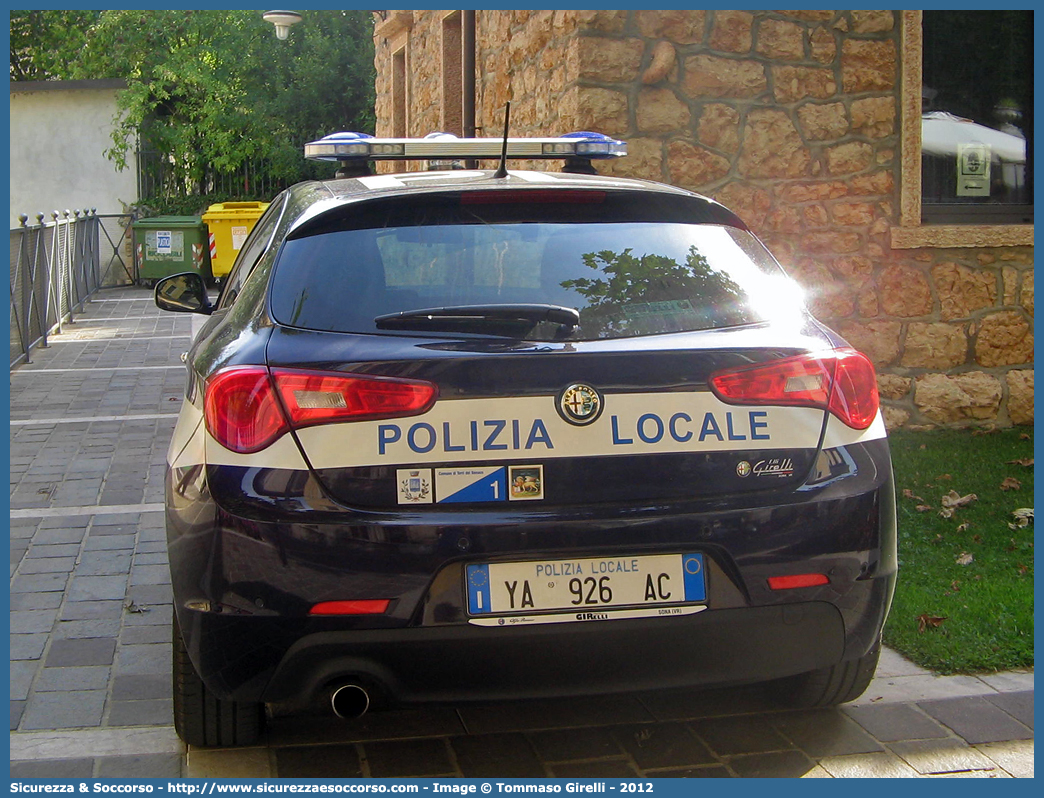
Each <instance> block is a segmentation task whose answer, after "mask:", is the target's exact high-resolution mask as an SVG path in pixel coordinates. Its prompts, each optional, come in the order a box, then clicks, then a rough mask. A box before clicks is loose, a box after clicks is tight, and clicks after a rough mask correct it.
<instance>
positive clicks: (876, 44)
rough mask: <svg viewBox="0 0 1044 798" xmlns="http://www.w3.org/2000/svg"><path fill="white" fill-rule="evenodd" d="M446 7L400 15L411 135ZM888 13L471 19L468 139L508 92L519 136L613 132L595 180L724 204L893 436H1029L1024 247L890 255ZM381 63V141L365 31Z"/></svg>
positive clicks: (497, 121) (495, 121)
mask: <svg viewBox="0 0 1044 798" xmlns="http://www.w3.org/2000/svg"><path fill="white" fill-rule="evenodd" d="M445 13H446V12H434V11H432V12H414V18H415V20H416V21H415V23H414V26H413V29H412V31H411V32H410V34H409V53H410V56H409V57H410V58H411V66H410V70H409V71H410V74H411V75H412V76H413V79H414V81H415V86H414V87H413V94H412V96H411V99H410V108H411V123H410V131H411V134H412V135H423V133H426V132H428V130H431V129H435V128H436V127H437V126H435V127H432V126H431V125H430V121H431V120H432V119H434V118H436V114H435V113H434V112H433V111H432V106H433V105H434V106H437V104H438V101H439V98H438V97H437V96H435V95H433V91H434V90H435V89H436V88H437V87H438V75H437V61H436V58H437V56H438V53H439V50H438V47H439V45H438V42H437V36H438V29H437V27H436V25H435V24H434V23H432V20H434V21H435V22H437V21H438V20H441V18H442V16H443V15H444V14H445ZM899 14H900V12H892V11H829V10H817V11H755V12H746V11H686V10H676V11H639V10H610V11H534V12H531V11H480V12H477V29H476V42H477V44H476V50H477V53H476V64H477V67H476V81H477V86H476V117H477V124H478V125H480V126H482V128H483V130H481V131H480V133H479V135H497V134H498V133H499V131H500V126H501V124H502V114H503V105H504V102H505V101H506V100H508V99H511V100H512V125H511V127H512V132H514V133H517V134H519V135H554V134H557V133H562V132H565V131H568V130H598V131H600V132H603V133H607V134H609V135H613V136H618V137H620V138H623V139H625V140H627V142H628V149H629V155H628V156H627V157H626V158H623V159H620V160H619V161H614V162H611V163H608V164H606V163H604V162H603V163H600V164H598V169H599V171H601V172H603V173H607V174H614V175H619V176H627V177H643V178H651V179H655V180H661V181H664V182H667V183H671V184H674V185H678V186H682V187H684V188H688V189H691V190H693V191H698V192H700V193H702V194H706V195H708V196H711V197H714V198H715V199H718V200H720V201H721V202H722V203H724V204H725V205H727V206H729V207H730V208H732V209H733V210H735V211H736V212H737V213H738V214H739V215H740V216H741V217H742V218H743V219H744V220H745V221H746V222H747V224H749V225H750V226H751V228H752V229H753V230H754V231H755V232H756V233H757V234H758V235H759V236H761V238H762V239H763V240H764V241H765V242H766V244H768V245H769V247H770V248H771V249H772V251H773V252H774V253H775V254H776V256H777V257H778V258H779V259H780V261H781V262H782V263H783V265H784V266H785V267H786V268H787V270H788V271H789V272H790V273H791V274H792V275H793V276H794V277H795V278H796V279H797V280H798V281H799V282H800V283H801V284H802V285H803V286H804V288H805V290H806V292H807V296H808V301H809V305H810V307H811V308H812V310H813V312H814V313H815V314H816V315H817V316H818V317H819V318H820V319H822V320H823V321H824V322H826V323H827V324H830V325H831V326H832V327H834V328H835V329H837V330H838V331H839V332H841V333H842V334H843V335H844V336H845V337H846V338H848V339H849V340H850V341H851V342H852V344H853V345H855V346H856V347H858V348H860V349H862V350H863V351H865V352H867V354H869V355H870V356H871V357H872V358H873V360H874V362H875V364H876V366H877V368H878V371H879V374H880V388H881V395H882V399H883V403H884V405H885V412H886V419H887V421H888V423H889V424H890V425H891V426H902V425H907V426H922V425H929V424H945V425H950V424H1002V425H1006V424H1011V423H1015V424H1028V423H1032V420H1033V324H1032V320H1033V247H1032V246H1023V247H995V248H982V247H956V248H949V249H941V248H927V247H922V248H914V249H895V248H893V245H892V240H893V239H892V231H893V228H897V227H898V225H899V196H900V185H899V183H900V178H901V174H900V165H901V159H900V154H899V150H900V119H899V112H900V108H901V107H902V106H901V103H900V69H899V67H900V53H901V46H900V45H901V42H900V30H899V27H900V26H899V21H900V16H899ZM377 53H378V54H377V70H378V132H380V131H381V129H382V128H381V124H382V121H381V120H382V119H383V115H382V94H381V86H382V83H381V80H382V77H381V75H382V72H387V71H388V63H387V61H384V62H382V51H381V46H380V38H379V37H378V49H377ZM431 73H436V74H431ZM429 85H430V86H431V87H432V88H431V89H429ZM414 120H417V124H416V125H415V124H414ZM530 166H531V167H532V168H548V167H547V166H545V165H542V164H540V163H536V164H530Z"/></svg>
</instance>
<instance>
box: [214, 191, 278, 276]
mask: <svg viewBox="0 0 1044 798" xmlns="http://www.w3.org/2000/svg"><path fill="white" fill-rule="evenodd" d="M267 207H268V203H267V202H219V203H217V204H216V205H211V206H210V207H209V208H207V212H206V213H204V214H203V222H204V224H206V226H207V229H208V230H209V231H210V263H211V267H212V269H213V270H214V278H215V279H217V280H220V279H222V278H223V277H225V275H227V274H228V273H229V272H230V271H232V264H233V263H235V260H236V256H237V255H238V254H239V250H240V249H242V247H243V242H244V241H246V237H247V235H248V234H249V233H250V231H251V229H252V228H253V227H254V225H255V224H256V223H257V220H258V219H260V218H261V214H263V213H264V212H265V208H267Z"/></svg>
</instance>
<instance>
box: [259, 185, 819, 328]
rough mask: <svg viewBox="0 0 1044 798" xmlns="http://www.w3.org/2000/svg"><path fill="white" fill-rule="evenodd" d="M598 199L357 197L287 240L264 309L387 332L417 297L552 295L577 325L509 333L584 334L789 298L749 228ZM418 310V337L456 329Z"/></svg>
mask: <svg viewBox="0 0 1044 798" xmlns="http://www.w3.org/2000/svg"><path fill="white" fill-rule="evenodd" d="M483 194H484V193H483ZM489 194H490V196H491V197H493V196H495V195H494V194H493V192H489ZM465 196H466V195H465ZM599 197H600V195H599V193H598V192H592V193H591V194H590V195H588V196H582V195H579V194H578V195H577V198H576V199H577V200H578V201H570V202H568V203H562V202H558V203H555V202H552V203H546V202H528V201H527V202H519V201H511V202H498V201H495V200H493V201H490V202H488V203H485V202H483V201H482V200H481V198H479V199H478V201H476V200H475V199H469V200H466V201H465V202H461V201H460V197H459V196H457V197H450V198H442V199H441V201H437V202H432V201H421V202H418V203H414V204H413V205H412V206H411V207H410V208H409V209H408V210H404V209H403V208H402V207H401V206H402V202H401V200H400V202H399V205H400V207H399V208H398V209H396V208H395V207H385V208H383V209H379V210H374V211H369V212H365V211H364V212H362V213H360V212H359V210H358V206H356V210H355V211H354V213H353V214H352V215H351V216H345V217H343V218H340V219H337V220H333V221H327V222H325V226H321V227H319V228H314V227H313V229H312V230H310V231H309V234H308V235H306V236H305V237H302V238H297V239H292V240H288V241H287V242H286V243H285V245H284V247H283V251H282V252H281V254H280V256H279V260H278V262H277V264H276V268H275V274H274V276H273V283H272V293H271V296H272V300H271V307H272V313H273V316H274V318H275V320H276V321H277V322H279V323H281V324H284V325H289V326H294V327H301V328H306V329H313V330H332V331H339V332H357V333H377V332H380V333H382V334H391V335H395V334H403V333H402V332H401V331H395V330H394V329H393V330H391V331H389V330H388V329H387V326H381V327H379V326H378V323H377V322H375V319H376V318H377V317H379V316H382V315H385V314H392V313H402V312H408V311H415V310H420V309H429V308H444V307H453V308H461V307H467V308H473V307H477V308H478V309H479V311H481V308H483V307H490V306H502V305H516V304H517V305H522V306H533V305H553V306H560V307H565V308H574V309H576V310H577V311H579V324H578V325H576V326H575V327H573V328H571V329H566V330H564V331H563V329H562V328H561V326H560V325H558V324H554V323H551V322H546V321H543V322H539V323H536V322H534V324H533V325H532V327H531V328H529V329H526V330H525V331H524V332H522V333H519V332H518V330H517V329H515V330H514V331H513V332H512V335H513V336H514V337H521V338H525V339H527V340H551V339H558V340H562V339H566V340H592V339H605V338H620V337H630V336H639V335H654V334H659V333H667V332H684V331H693V330H707V329H716V328H722V327H733V326H738V325H745V324H752V323H757V322H762V321H767V320H770V319H771V318H772V317H773V316H774V315H777V314H780V313H783V312H785V313H787V314H788V315H791V314H793V313H794V312H795V311H796V310H800V294H799V292H798V291H797V289H796V288H795V286H794V285H793V283H791V282H790V281H789V279H788V278H786V277H785V276H784V274H783V273H782V271H781V269H780V268H779V266H778V264H777V263H776V262H775V260H774V259H773V258H772V256H771V255H769V254H768V252H767V251H766V250H765V249H764V247H763V246H762V245H761V244H760V243H759V242H758V241H757V239H755V238H754V236H752V235H751V234H750V233H749V232H747V231H745V230H742V229H739V228H738V227H733V226H730V225H725V224H720V223H714V222H713V220H708V221H697V222H695V223H689V222H687V221H679V220H678V219H677V218H675V219H673V220H671V221H655V220H654V219H650V218H649V216H650V213H649V210H648V208H645V209H644V210H641V211H639V212H636V211H635V209H634V208H632V209H631V210H630V211H628V209H627V208H626V207H621V206H620V205H619V203H606V202H604V201H602V200H601V199H599ZM636 207H637V206H636ZM669 216H673V217H677V216H679V214H677V213H671V214H669ZM429 321H430V322H431V323H430V325H429V326H425V327H424V334H425V335H429V334H430V335H432V336H439V335H452V336H454V337H459V330H458V331H454V330H453V329H452V327H447V326H446V325H444V324H442V323H440V322H439V321H437V320H429ZM491 330H494V328H491ZM494 334H496V333H495V331H494Z"/></svg>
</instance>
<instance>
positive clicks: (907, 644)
mask: <svg viewBox="0 0 1044 798" xmlns="http://www.w3.org/2000/svg"><path fill="white" fill-rule="evenodd" d="M889 437H890V441H891V447H892V461H893V465H894V468H895V488H896V494H897V504H898V512H899V582H898V585H897V587H896V592H895V601H894V602H893V604H892V611H891V614H890V616H889V618H888V624H887V626H886V627H885V632H884V639H885V643H886V644H888V645H889V646H891V647H893V648H895V649H897V650H898V651H900V652H901V653H902V654H904V655H905V656H906V657H908V658H909V659H911V660H913V661H914V662H916V663H918V664H919V665H922V666H924V667H927V668H931V669H932V670H935V671H938V672H940V673H983V672H989V671H997V670H1005V669H1010V668H1016V667H1027V666H1029V667H1031V666H1032V665H1033V523H1032V522H1030V524H1029V525H1028V526H1026V527H1022V528H1016V529H1011V528H1010V527H1009V523H1013V522H1014V521H1015V518H1014V517H1013V516H1012V511H1013V510H1016V509H1019V508H1024V507H1033V465H1032V458H1033V430H1032V428H1026V427H1021V428H1013V429H1006V430H999V431H994V432H989V433H986V434H983V433H981V432H979V433H976V432H972V431H969V430H934V431H930V432H906V431H898V432H895V433H892V434H891V435H890V436H889ZM1020 459H1022V460H1028V461H1029V465H1024V464H1020V463H1013V462H1010V461H1015V460H1020ZM1002 486H1004V487H1003V488H1002ZM1016 486H1017V487H1016ZM950 491H955V492H956V493H957V494H958V495H959V496H965V495H967V494H970V493H974V494H975V495H976V496H978V499H977V500H975V501H972V502H970V503H968V504H966V505H964V506H961V507H959V508H957V509H956V510H955V511H954V513H953V515H952V516H951V517H949V518H944V517H942V516H941V515H940V510H941V509H942V497H943V496H944V495H946V494H948V493H949V492H950Z"/></svg>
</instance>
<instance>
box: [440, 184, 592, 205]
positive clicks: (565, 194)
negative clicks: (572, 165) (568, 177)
mask: <svg viewBox="0 0 1044 798" xmlns="http://www.w3.org/2000/svg"><path fill="white" fill-rule="evenodd" d="M508 202H512V203H514V202H539V203H549V202H563V203H568V204H570V205H578V204H580V203H586V204H598V203H602V202H605V192H604V191H576V190H571V189H564V190H563V189H552V190H547V189H530V188H508V189H498V190H496V191H465V192H464V193H462V194H461V195H460V204H461V205H499V204H501V203H508Z"/></svg>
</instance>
